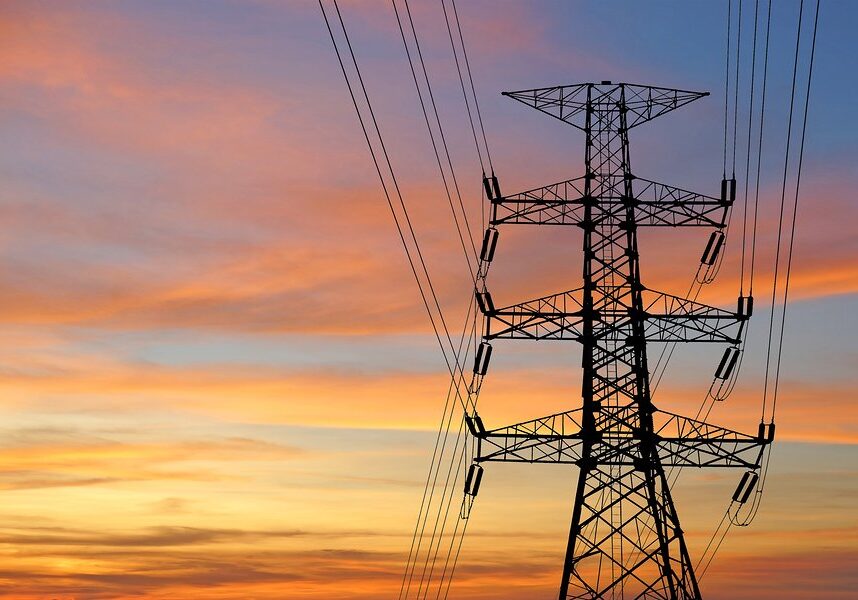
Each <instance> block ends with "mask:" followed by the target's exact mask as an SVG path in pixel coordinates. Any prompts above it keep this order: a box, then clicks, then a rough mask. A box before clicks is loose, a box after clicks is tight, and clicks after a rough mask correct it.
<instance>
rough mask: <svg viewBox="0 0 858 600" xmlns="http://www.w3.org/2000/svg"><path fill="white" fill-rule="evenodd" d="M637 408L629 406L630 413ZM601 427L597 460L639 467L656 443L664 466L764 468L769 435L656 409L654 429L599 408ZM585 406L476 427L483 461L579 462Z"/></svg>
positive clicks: (593, 450) (594, 458)
mask: <svg viewBox="0 0 858 600" xmlns="http://www.w3.org/2000/svg"><path fill="white" fill-rule="evenodd" d="M634 412H635V408H634V407H629V415H630V416H631V415H632V414H633V413H634ZM596 415H597V416H596V421H597V428H598V430H599V431H601V432H603V433H601V435H600V438H599V439H597V440H594V441H592V442H591V443H592V446H591V449H590V455H589V460H590V461H592V463H597V464H604V465H617V466H639V465H640V464H641V461H642V460H643V459H644V458H645V457H642V455H641V448H642V447H644V446H648V445H649V444H645V445H644V446H642V442H645V441H646V442H654V445H655V447H656V448H657V452H658V455H659V458H660V462H661V464H662V465H664V466H676V467H744V468H748V469H756V468H757V467H758V466H759V461H760V457H761V452H762V449H763V446H764V445H765V444H768V443H769V440H768V439H767V438H763V437H761V436H751V435H747V434H743V433H739V432H737V431H733V430H731V429H726V428H724V427H718V426H715V425H710V424H708V423H705V422H703V421H697V420H694V419H690V418H688V417H683V416H681V415H677V414H673V413H668V412H663V411H656V412H655V413H654V414H653V422H654V425H653V432H652V433H645V432H641V431H640V430H636V429H635V428H633V427H629V426H628V421H627V420H625V419H624V418H622V413H621V412H620V413H617V412H612V413H611V412H604V411H599V412H597V413H596ZM581 418H582V410H581V409H576V410H573V411H568V412H563V413H558V414H554V415H549V416H547V417H542V418H540V419H535V420H533V421H525V422H523V423H517V424H515V425H510V426H508V427H502V428H500V429H493V430H488V431H485V430H482V431H480V430H477V429H472V433H474V435H475V437H476V438H477V439H478V443H479V446H478V454H477V458H476V460H477V461H478V462H485V461H498V462H526V463H558V464H579V465H580V463H581V457H582V446H583V443H584V442H583V435H582V427H581Z"/></svg>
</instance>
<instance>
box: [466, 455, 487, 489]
mask: <svg viewBox="0 0 858 600" xmlns="http://www.w3.org/2000/svg"><path fill="white" fill-rule="evenodd" d="M482 480H483V468H482V467H481V466H480V465H478V464H476V463H473V464H472V465H471V467H470V468H469V469H468V476H467V477H466V478H465V493H466V494H467V495H468V496H476V495H477V492H479V491H480V482H481V481H482Z"/></svg>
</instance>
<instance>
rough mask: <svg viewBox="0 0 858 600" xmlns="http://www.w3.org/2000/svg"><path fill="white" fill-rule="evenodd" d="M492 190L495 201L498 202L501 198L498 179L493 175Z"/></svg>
mask: <svg viewBox="0 0 858 600" xmlns="http://www.w3.org/2000/svg"><path fill="white" fill-rule="evenodd" d="M492 189H493V190H494V192H495V200H500V199H501V198H503V196H502V195H501V191H500V184H499V183H498V178H497V177H495V175H494V173H492Z"/></svg>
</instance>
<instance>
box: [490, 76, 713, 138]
mask: <svg viewBox="0 0 858 600" xmlns="http://www.w3.org/2000/svg"><path fill="white" fill-rule="evenodd" d="M621 87H622V88H625V105H626V108H627V109H628V111H627V113H626V128H627V129H631V128H632V127H635V126H637V125H640V124H641V123H645V122H646V121H651V120H652V119H654V118H656V117H659V116H661V115H663V114H665V113H668V112H670V111H672V110H676V109H677V108H679V107H680V106H685V105H686V104H688V103H689V102H693V101H695V100H697V99H699V98H703V97H704V96H708V95H709V93H708V92H690V91H686V90H674V89H669V88H661V87H653V86H648V85H636V84H629V83H622V84H610V83H605V84H601V85H593V84H587V83H582V84H578V85H561V86H553V87H546V88H537V89H532V90H521V91H517V92H504V93H503V95H504V96H509V97H510V98H513V99H515V100H518V101H519V102H522V103H523V104H526V105H527V106H531V107H533V108H535V109H536V110H538V111H540V112H543V113H545V114H547V115H550V116H552V117H554V118H555V119H560V120H561V121H563V122H564V123H568V124H569V125H572V126H573V127H577V128H578V129H580V130H582V131H584V130H585V128H584V113H585V111H586V109H587V103H588V89H591V92H590V99H589V101H590V103H591V105H592V106H593V107H595V110H597V111H598V107H599V105H605V106H616V104H617V102H618V101H619V100H620V97H621V91H620V90H621Z"/></svg>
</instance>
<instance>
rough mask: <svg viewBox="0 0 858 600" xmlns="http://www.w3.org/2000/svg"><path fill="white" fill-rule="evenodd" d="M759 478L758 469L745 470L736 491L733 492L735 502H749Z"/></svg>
mask: <svg viewBox="0 0 858 600" xmlns="http://www.w3.org/2000/svg"><path fill="white" fill-rule="evenodd" d="M759 479H760V476H759V474H757V472H756V471H745V473H744V474H743V475H742V479H741V480H740V481H739V485H738V486H736V491H735V492H733V502H738V503H739V504H744V503H745V502H747V501H748V498H750V497H751V493H752V492H753V491H754V487H755V486H756V485H757V481H758V480H759Z"/></svg>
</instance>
